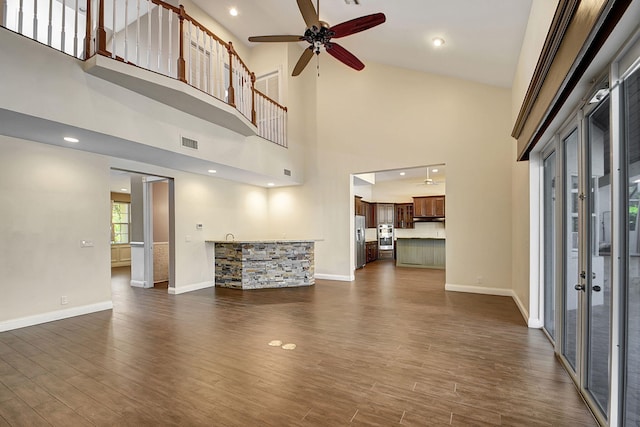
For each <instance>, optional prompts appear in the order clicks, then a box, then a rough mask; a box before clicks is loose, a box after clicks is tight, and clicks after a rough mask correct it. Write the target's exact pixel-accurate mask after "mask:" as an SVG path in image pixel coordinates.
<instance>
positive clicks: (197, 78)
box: [196, 26, 202, 89]
mask: <svg viewBox="0 0 640 427" xmlns="http://www.w3.org/2000/svg"><path fill="white" fill-rule="evenodd" d="M200 65H201V62H200V27H198V26H196V87H197V88H198V89H202V84H201V77H202V76H201V74H202V70H201V69H200V68H201V66H200Z"/></svg>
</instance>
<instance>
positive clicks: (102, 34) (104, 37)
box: [87, 0, 111, 56]
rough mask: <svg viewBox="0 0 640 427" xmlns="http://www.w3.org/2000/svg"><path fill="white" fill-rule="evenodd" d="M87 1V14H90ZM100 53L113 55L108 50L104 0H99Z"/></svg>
mask: <svg viewBox="0 0 640 427" xmlns="http://www.w3.org/2000/svg"><path fill="white" fill-rule="evenodd" d="M89 3H91V2H90V1H89V2H87V15H89V9H88V7H89V6H88V4H89ZM98 53H99V54H101V55H105V56H111V53H110V52H109V51H107V32H106V31H105V29H104V0H100V1H99V2H98Z"/></svg>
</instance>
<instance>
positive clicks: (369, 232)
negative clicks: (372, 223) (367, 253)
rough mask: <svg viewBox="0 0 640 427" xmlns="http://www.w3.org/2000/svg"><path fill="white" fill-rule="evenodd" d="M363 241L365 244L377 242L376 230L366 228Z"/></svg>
mask: <svg viewBox="0 0 640 427" xmlns="http://www.w3.org/2000/svg"><path fill="white" fill-rule="evenodd" d="M364 240H365V241H366V242H375V241H377V240H378V230H377V229H376V228H367V229H366V230H365V232H364Z"/></svg>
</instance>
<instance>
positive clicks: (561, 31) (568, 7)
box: [511, 0, 578, 138]
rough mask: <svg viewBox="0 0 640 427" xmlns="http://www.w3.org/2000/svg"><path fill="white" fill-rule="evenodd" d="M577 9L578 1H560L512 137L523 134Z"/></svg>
mask: <svg viewBox="0 0 640 427" xmlns="http://www.w3.org/2000/svg"><path fill="white" fill-rule="evenodd" d="M577 7H578V0H560V2H559V3H558V7H557V8H556V12H555V15H554V16H553V21H552V22H551V26H550V28H549V32H548V33H547V38H546V39H545V42H544V45H543V47H542V52H541V53H540V57H539V58H538V63H537V64H536V68H535V70H534V72H533V77H532V78H531V82H530V83H529V87H528V89H527V93H526V94H525V97H524V100H523V102H522V106H521V107H520V112H519V113H518V118H517V119H516V122H515V125H514V127H513V131H512V132H511V136H513V137H514V138H518V137H519V136H520V133H521V132H522V128H523V127H524V123H525V121H526V118H527V117H528V116H529V113H530V112H531V109H532V108H533V104H534V103H535V100H536V99H537V97H538V95H539V94H540V90H541V89H542V84H543V83H544V79H545V77H546V76H547V74H548V72H549V69H550V68H551V64H552V63H553V59H554V58H555V56H556V53H557V52H558V49H559V47H560V43H561V42H562V39H563V38H564V35H565V33H566V31H567V27H568V26H569V23H570V22H571V18H573V15H574V13H575V11H576V9H577Z"/></svg>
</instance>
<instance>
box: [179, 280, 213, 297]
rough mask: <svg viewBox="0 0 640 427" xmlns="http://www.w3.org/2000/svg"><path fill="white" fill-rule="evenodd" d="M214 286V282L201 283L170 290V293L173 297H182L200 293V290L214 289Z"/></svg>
mask: <svg viewBox="0 0 640 427" xmlns="http://www.w3.org/2000/svg"><path fill="white" fill-rule="evenodd" d="M214 286H215V283H214V282H200V283H194V284H191V285H186V286H180V287H179V288H175V287H174V288H169V293H170V294H171V295H180V294H185V293H187V292H193V291H199V290H200V289H206V288H213V287H214Z"/></svg>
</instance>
